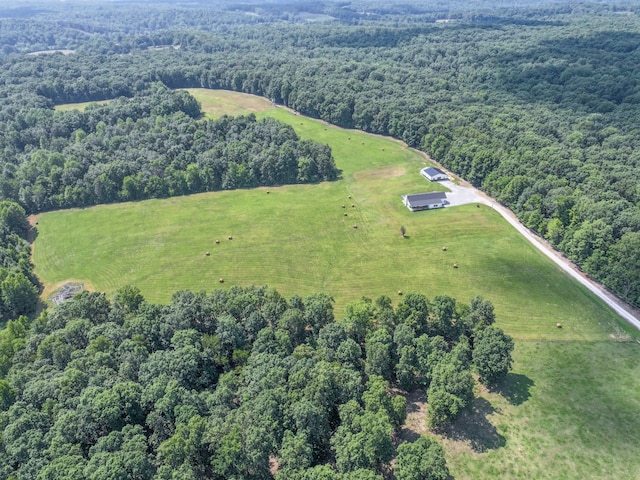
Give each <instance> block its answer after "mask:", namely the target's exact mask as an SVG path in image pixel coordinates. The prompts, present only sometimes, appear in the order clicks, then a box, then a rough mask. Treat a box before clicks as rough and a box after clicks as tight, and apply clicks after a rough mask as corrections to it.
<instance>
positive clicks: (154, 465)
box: [0, 286, 513, 480]
mask: <svg viewBox="0 0 640 480" xmlns="http://www.w3.org/2000/svg"><path fill="white" fill-rule="evenodd" d="M494 320H495V318H494V314H493V306H492V305H491V303H490V302H489V301H487V300H485V299H482V298H480V297H477V298H474V299H472V300H471V302H470V304H468V305H467V304H462V303H458V302H456V301H455V300H454V299H453V298H450V297H448V296H437V297H434V298H433V299H431V300H428V299H427V298H426V297H425V296H424V295H422V294H407V295H405V296H404V297H403V299H402V301H401V302H400V303H399V304H398V305H397V306H396V307H395V308H394V307H393V306H392V305H391V300H390V299H389V298H388V297H385V296H382V297H379V298H378V299H376V300H375V301H372V300H371V299H368V298H363V299H362V300H360V301H357V302H354V303H352V304H350V305H349V306H348V307H347V309H346V315H345V317H344V318H342V319H340V320H339V321H336V320H335V319H334V313H333V299H332V298H331V297H330V296H329V295H327V294H324V293H316V294H312V295H309V296H307V297H306V298H301V297H300V296H297V295H293V296H292V297H291V298H289V299H286V298H284V297H283V296H281V295H280V294H279V293H278V292H277V291H275V290H274V289H272V288H268V287H247V288H242V287H232V288H231V289H229V290H215V291H213V292H211V293H210V294H205V293H204V292H201V293H192V292H189V291H181V292H177V293H175V294H174V296H173V298H172V301H171V303H170V304H169V305H157V304H151V303H148V302H146V301H145V299H144V298H143V297H142V295H141V294H140V292H139V290H138V289H137V288H135V287H130V286H125V287H122V288H121V289H119V290H118V291H117V292H116V293H115V294H114V296H113V298H107V297H106V296H105V295H104V294H101V293H90V292H83V293H81V294H79V295H77V296H76V297H75V298H74V299H72V300H69V301H67V302H65V303H62V304H60V305H59V306H57V307H56V308H54V309H53V310H51V311H50V312H45V313H43V314H42V315H41V316H39V317H38V318H37V319H36V320H35V321H34V322H33V323H32V324H31V325H30V326H29V325H28V324H26V325H23V326H22V328H17V325H14V326H13V328H12V329H6V330H5V331H3V332H2V340H3V343H2V344H0V346H2V348H4V346H5V345H7V344H9V343H12V344H13V345H19V347H18V348H15V349H14V351H13V353H12V355H11V358H10V359H9V360H8V361H7V360H6V357H3V358H5V360H4V363H3V369H4V370H3V379H2V380H0V430H1V431H2V442H0V460H1V461H0V472H1V473H2V476H3V478H18V479H20V478H44V479H65V480H69V479H106V478H141V479H151V478H153V479H189V478H193V479H207V478H210V479H229V478H265V479H268V478H274V477H275V478H276V479H287V480H288V479H312V478H313V479H316V478H326V479H347V478H348V479H355V478H357V479H372V480H373V479H382V478H383V477H384V475H387V474H388V473H389V472H391V471H393V472H394V474H395V477H396V478H398V479H399V480H413V479H419V478H433V479H442V480H444V479H446V478H448V468H447V466H446V461H445V458H444V454H443V450H442V447H440V445H439V444H438V443H437V442H436V441H435V440H433V439H432V438H431V437H422V438H421V439H420V440H418V441H417V442H414V443H406V444H405V443H401V442H400V441H399V437H398V435H399V432H400V430H401V428H402V426H403V424H404V421H405V417H406V399H405V395H406V393H407V392H411V391H413V390H415V389H424V390H425V391H426V392H427V398H428V401H429V407H428V420H427V421H428V426H429V427H430V428H432V429H434V430H436V431H437V430H438V429H440V428H442V427H443V426H444V425H446V424H447V423H449V422H452V421H455V419H456V418H457V417H458V416H459V415H460V413H461V412H463V411H464V410H465V409H467V408H469V406H470V404H471V402H472V401H473V398H474V395H473V388H474V385H475V380H474V377H473V376H472V373H471V372H472V371H475V372H477V374H478V377H479V379H480V381H481V382H483V383H485V384H489V385H492V384H494V383H495V382H499V381H500V380H501V379H503V378H504V376H505V375H506V374H507V372H508V371H509V369H510V367H511V351H512V349H513V342H512V340H511V339H510V338H509V337H508V336H506V335H505V334H504V333H503V332H502V330H500V329H499V328H497V327H496V326H495V325H494ZM4 353H5V352H4V351H3V354H4ZM394 458H395V467H393V468H392V466H391V463H390V462H391V460H392V459H394Z"/></svg>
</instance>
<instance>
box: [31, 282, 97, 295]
mask: <svg viewBox="0 0 640 480" xmlns="http://www.w3.org/2000/svg"><path fill="white" fill-rule="evenodd" d="M65 285H82V290H87V291H89V292H95V291H96V289H95V287H94V286H93V284H91V282H87V281H85V280H77V279H67V280H63V281H61V282H56V283H52V284H50V285H44V289H43V290H42V295H40V298H42V299H43V300H48V299H49V298H50V297H52V296H54V294H55V293H56V292H57V291H59V290H60V289H61V288H63V287H64V286H65Z"/></svg>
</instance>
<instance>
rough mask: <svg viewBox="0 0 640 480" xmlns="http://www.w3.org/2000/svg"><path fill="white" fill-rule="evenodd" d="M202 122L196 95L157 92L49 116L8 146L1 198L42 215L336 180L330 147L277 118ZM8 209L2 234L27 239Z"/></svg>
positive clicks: (0, 220) (17, 129)
mask: <svg viewBox="0 0 640 480" xmlns="http://www.w3.org/2000/svg"><path fill="white" fill-rule="evenodd" d="M199 115H200V106H199V104H198V102H197V101H196V100H195V99H194V98H193V97H192V96H191V95H189V94H188V93H187V92H185V91H175V92H174V91H170V90H167V89H166V88H164V87H162V86H159V85H152V86H151V88H150V89H149V90H145V91H143V92H139V93H138V94H137V95H136V96H135V97H134V98H132V99H126V98H119V99H116V100H114V101H113V102H109V103H108V104H105V105H95V106H92V107H91V108H88V109H86V110H85V111H83V112H78V111H63V112H55V113H54V112H51V111H42V110H41V111H39V112H37V114H35V116H34V117H33V125H30V126H29V127H25V126H18V125H11V126H9V127H10V128H13V129H14V130H12V131H11V133H10V135H9V137H10V138H11V139H12V140H10V139H9V137H3V138H5V140H4V142H3V141H2V140H0V144H2V146H3V147H6V149H7V151H11V152H12V153H11V154H10V155H8V156H6V157H4V158H0V164H1V163H2V162H3V161H4V162H9V163H10V164H11V165H12V174H11V176H10V177H7V178H6V179H5V180H4V184H3V190H2V192H3V193H1V194H0V196H4V197H5V198H7V199H10V200H13V201H15V202H20V203H21V204H22V205H23V206H24V207H25V208H26V209H27V210H29V211H30V212H38V211H42V210H51V209H58V208H69V207H81V206H87V205H93V204H96V203H111V202H118V201H131V200H142V199H146V198H161V197H167V196H176V195H185V194H190V193H198V192H204V191H211V190H221V189H223V190H231V189H237V188H249V187H256V186H262V185H281V184H287V183H309V182H319V181H323V180H334V179H335V178H336V177H337V175H338V172H337V169H336V167H335V165H334V163H333V159H332V157H331V151H330V150H329V149H328V147H326V146H324V145H320V144H318V143H316V142H312V141H301V140H299V139H298V137H297V136H296V134H295V133H294V131H293V129H292V128H291V127H288V126H285V125H282V124H280V123H278V122H276V121H275V120H270V119H267V120H261V121H258V120H256V118H255V116H253V115H249V116H247V117H240V118H229V117H223V118H221V119H218V120H215V121H209V120H205V121H197V120H196V119H195V117H198V116H199ZM2 205H4V206H0V226H1V225H5V224H6V225H8V226H12V225H13V227H15V228H16V229H18V230H16V231H17V232H18V233H20V234H21V235H23V236H24V235H25V234H26V227H25V226H24V225H23V224H21V225H17V224H16V222H17V220H15V219H14V218H18V219H19V218H20V214H22V217H24V212H15V211H12V210H10V209H9V208H8V205H13V204H12V203H10V202H3V203H2ZM16 208H20V207H18V206H16ZM20 209H21V208H20ZM14 210H15V209H14ZM23 223H24V222H23Z"/></svg>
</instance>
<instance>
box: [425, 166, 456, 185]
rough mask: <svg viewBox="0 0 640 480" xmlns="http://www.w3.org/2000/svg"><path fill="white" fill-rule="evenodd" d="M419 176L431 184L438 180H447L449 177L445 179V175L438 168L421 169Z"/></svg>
mask: <svg viewBox="0 0 640 480" xmlns="http://www.w3.org/2000/svg"><path fill="white" fill-rule="evenodd" d="M420 174H422V176H423V177H424V178H426V179H427V180H430V181H432V182H437V181H438V180H449V177H447V174H446V173H444V172H443V171H442V170H440V169H439V168H434V167H427V168H423V169H422V170H420Z"/></svg>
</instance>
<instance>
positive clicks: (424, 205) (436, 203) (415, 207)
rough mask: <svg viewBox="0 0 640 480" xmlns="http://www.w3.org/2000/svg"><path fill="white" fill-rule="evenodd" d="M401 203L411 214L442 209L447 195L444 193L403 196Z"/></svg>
mask: <svg viewBox="0 0 640 480" xmlns="http://www.w3.org/2000/svg"><path fill="white" fill-rule="evenodd" d="M402 201H403V202H404V204H405V206H406V207H407V208H408V209H409V210H411V211H412V212H418V211H420V210H431V209H433V208H442V207H444V206H445V205H446V204H447V194H446V193H444V192H430V193H416V194H413V195H404V196H403V197H402Z"/></svg>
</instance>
